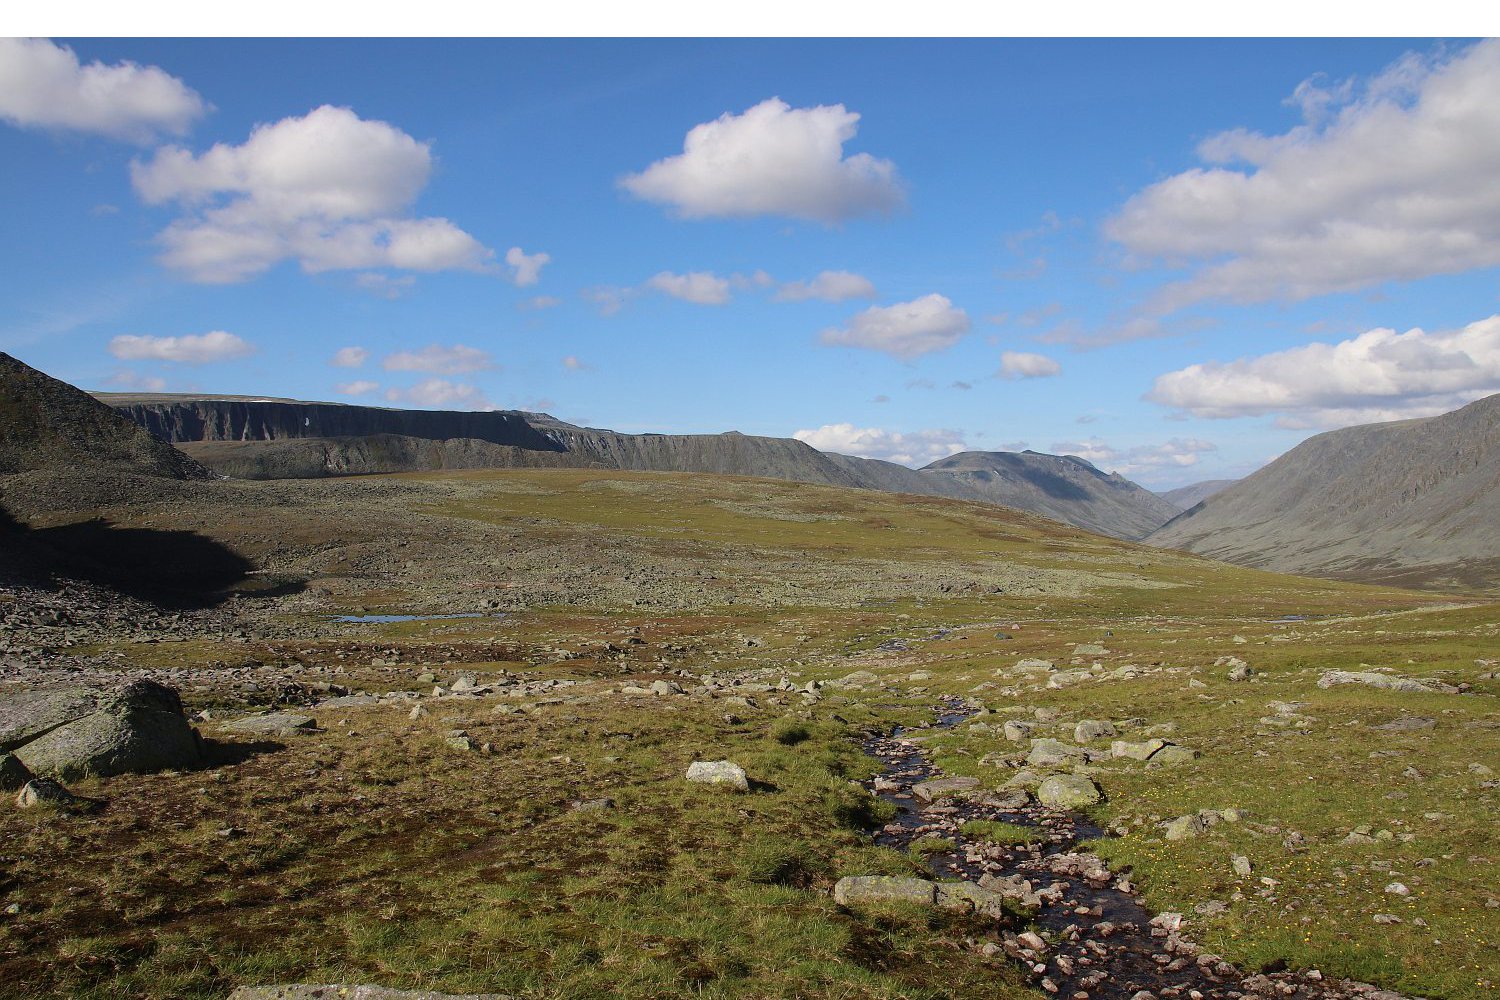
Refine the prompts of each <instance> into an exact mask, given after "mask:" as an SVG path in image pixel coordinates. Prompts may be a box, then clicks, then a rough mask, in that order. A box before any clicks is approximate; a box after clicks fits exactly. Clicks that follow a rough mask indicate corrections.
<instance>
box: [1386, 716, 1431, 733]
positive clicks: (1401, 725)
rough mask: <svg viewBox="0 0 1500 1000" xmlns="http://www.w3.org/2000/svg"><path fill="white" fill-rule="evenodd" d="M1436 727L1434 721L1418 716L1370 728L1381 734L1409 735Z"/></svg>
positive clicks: (1406, 717) (1402, 718) (1403, 717)
mask: <svg viewBox="0 0 1500 1000" xmlns="http://www.w3.org/2000/svg"><path fill="white" fill-rule="evenodd" d="M1436 725H1437V720H1436V719H1428V718H1424V717H1423V716H1420V715H1404V716H1402V717H1401V718H1399V719H1392V720H1391V721H1390V722H1387V723H1384V724H1383V725H1379V726H1371V727H1370V728H1371V729H1375V730H1379V731H1380V732H1383V733H1411V732H1417V731H1419V730H1423V729H1431V728H1433V727H1434V726H1436Z"/></svg>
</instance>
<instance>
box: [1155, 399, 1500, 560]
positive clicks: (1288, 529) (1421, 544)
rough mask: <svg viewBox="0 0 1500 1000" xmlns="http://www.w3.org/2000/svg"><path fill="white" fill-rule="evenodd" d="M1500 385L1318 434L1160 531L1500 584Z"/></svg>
mask: <svg viewBox="0 0 1500 1000" xmlns="http://www.w3.org/2000/svg"><path fill="white" fill-rule="evenodd" d="M1497 525H1500V395H1495V396H1489V397H1487V398H1485V399H1481V400H1479V401H1477V402H1474V403H1470V404H1469V405H1468V406H1465V407H1463V408H1462V409H1460V410H1454V411H1453V412H1451V413H1445V414H1443V415H1441V416H1436V417H1427V418H1424V419H1419V420H1401V421H1396V422H1394V423H1383V424H1366V425H1364V426H1360V427H1346V428H1344V429H1343V430H1337V431H1329V432H1328V433H1326V434H1319V435H1318V436H1316V437H1313V438H1309V439H1308V440H1307V441H1304V442H1303V443H1302V444H1300V445H1298V446H1297V447H1296V448H1293V449H1292V450H1291V451H1289V452H1287V453H1286V454H1285V455H1283V456H1281V457H1280V458H1278V459H1277V460H1276V461H1274V462H1272V463H1271V464H1270V465H1268V466H1266V467H1265V468H1264V469H1261V470H1260V471H1259V472H1257V473H1255V474H1254V475H1251V476H1248V477H1246V478H1245V479H1242V480H1240V481H1239V482H1238V483H1236V484H1234V485H1233V486H1230V487H1228V488H1226V489H1225V490H1223V491H1222V492H1220V493H1218V494H1215V495H1214V496H1211V497H1209V498H1208V499H1207V500H1205V501H1204V502H1203V503H1202V504H1201V505H1199V506H1196V507H1194V508H1192V509H1191V510H1189V511H1187V512H1185V513H1183V514H1181V515H1179V516H1177V517H1176V518H1174V519H1173V520H1172V521H1171V522H1169V523H1168V524H1166V525H1165V526H1163V527H1162V528H1161V529H1159V530H1158V531H1156V532H1155V533H1153V534H1152V535H1150V536H1149V537H1148V538H1147V539H1146V540H1147V542H1149V543H1150V544H1152V545H1160V546H1169V547H1172V548H1180V549H1187V550H1189V551H1192V552H1197V553H1200V554H1202V555H1206V556H1212V557H1213V558H1216V559H1224V560H1226V561H1228V562H1235V563H1240V564H1242V565H1246V566H1258V567H1263V568H1266V569H1272V570H1279V571H1282V572H1291V573H1305V574H1311V575H1316V576H1330V577H1338V578H1345V579H1358V580H1369V581H1380V582H1391V583H1406V584H1412V585H1419V584H1420V585H1439V586H1465V587H1496V586H1500V530H1497Z"/></svg>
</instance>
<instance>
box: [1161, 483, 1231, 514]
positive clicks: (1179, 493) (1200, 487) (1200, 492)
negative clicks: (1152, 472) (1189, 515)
mask: <svg viewBox="0 0 1500 1000" xmlns="http://www.w3.org/2000/svg"><path fill="white" fill-rule="evenodd" d="M1237 482H1239V480H1238V479H1205V480H1204V481H1203V482H1201V483H1193V484H1192V485H1191V486H1179V487H1177V488H1176V489H1175V490H1164V491H1162V492H1160V493H1158V494H1156V495H1157V496H1159V497H1161V498H1162V499H1163V500H1165V501H1166V502H1167V503H1169V504H1171V505H1172V506H1173V507H1176V508H1177V509H1178V510H1191V509H1192V508H1194V507H1196V506H1198V505H1199V504H1200V503H1202V502H1203V501H1205V500H1207V499H1208V498H1209V497H1211V496H1213V495H1214V494H1215V493H1218V492H1219V491H1220V490H1222V489H1224V488H1225V487H1227V486H1233V485H1234V484H1235V483H1237Z"/></svg>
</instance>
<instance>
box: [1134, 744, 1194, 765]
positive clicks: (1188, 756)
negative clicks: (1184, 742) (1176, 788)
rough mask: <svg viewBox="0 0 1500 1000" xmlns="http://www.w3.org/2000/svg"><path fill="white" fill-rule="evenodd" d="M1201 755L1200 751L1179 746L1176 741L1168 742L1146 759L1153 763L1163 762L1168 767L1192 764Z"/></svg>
mask: <svg viewBox="0 0 1500 1000" xmlns="http://www.w3.org/2000/svg"><path fill="white" fill-rule="evenodd" d="M1198 757H1199V754H1198V751H1196V750H1193V749H1191V748H1189V747H1183V746H1178V745H1177V744H1176V743H1168V744H1167V745H1166V746H1164V747H1162V748H1161V749H1160V750H1158V751H1156V753H1154V754H1152V755H1151V756H1150V757H1147V758H1146V759H1147V760H1149V761H1150V762H1151V763H1153V764H1162V765H1164V766H1166V767H1174V766H1176V765H1178V764H1190V763H1192V762H1193V761H1195V760H1197V759H1198Z"/></svg>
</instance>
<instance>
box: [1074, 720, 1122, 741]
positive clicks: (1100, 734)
mask: <svg viewBox="0 0 1500 1000" xmlns="http://www.w3.org/2000/svg"><path fill="white" fill-rule="evenodd" d="M1113 735H1115V726H1114V723H1112V722H1101V721H1099V720H1097V719H1084V720H1083V721H1082V722H1080V723H1079V724H1078V725H1076V726H1074V727H1073V739H1074V740H1076V741H1077V742H1079V743H1087V742H1089V741H1090V740H1098V739H1103V738H1104V737H1106V736H1113Z"/></svg>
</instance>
